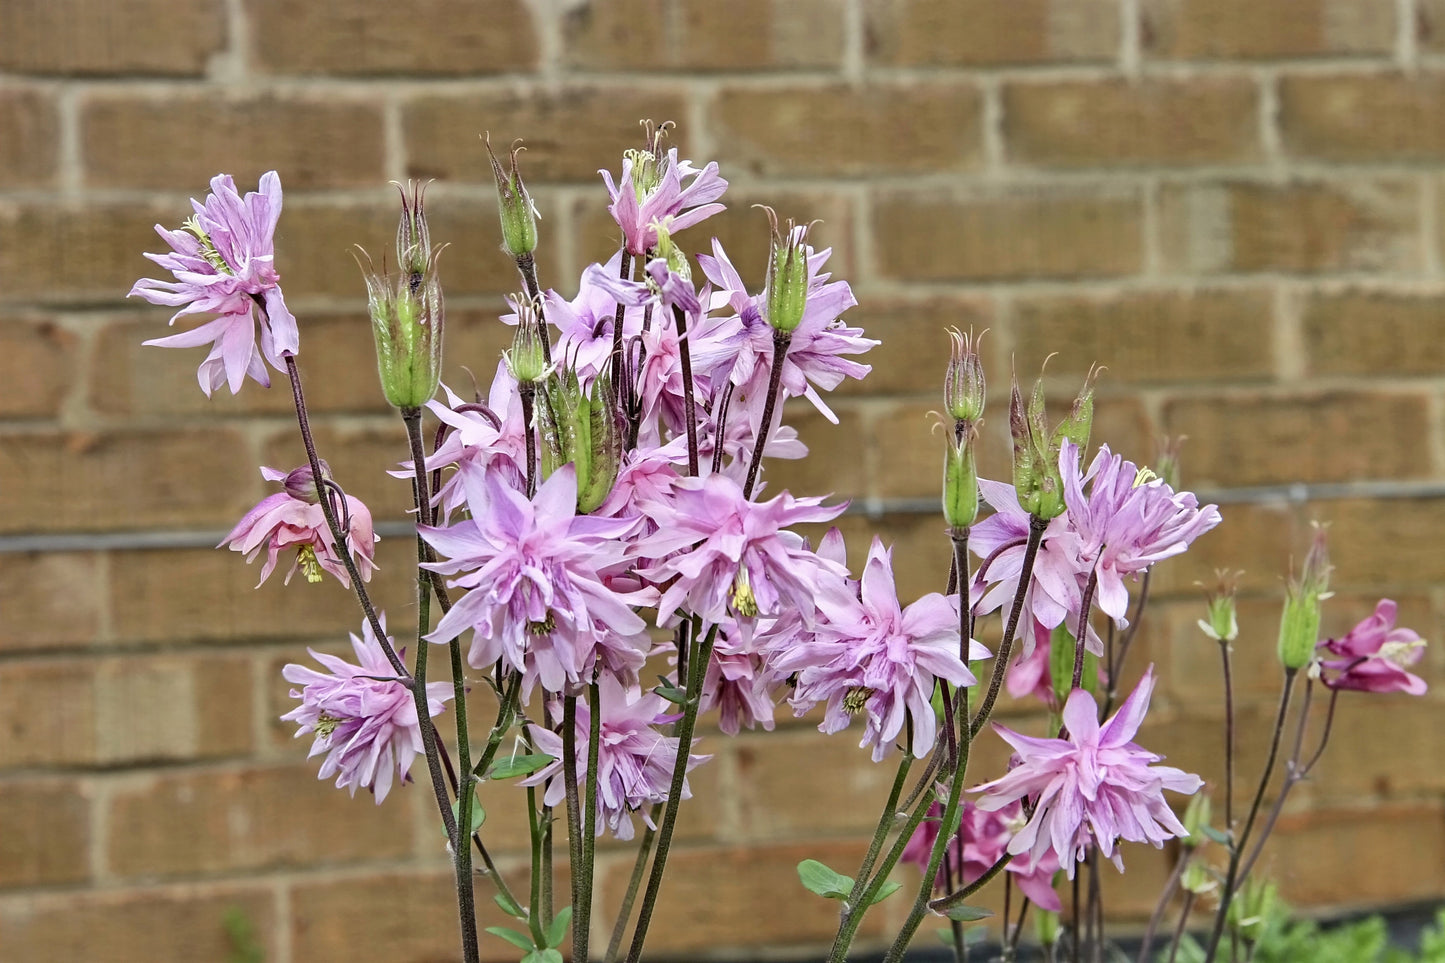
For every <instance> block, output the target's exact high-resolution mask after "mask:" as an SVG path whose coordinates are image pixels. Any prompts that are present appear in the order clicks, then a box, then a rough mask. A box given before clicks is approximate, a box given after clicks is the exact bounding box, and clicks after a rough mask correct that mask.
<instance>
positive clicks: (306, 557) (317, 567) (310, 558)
mask: <svg viewBox="0 0 1445 963" xmlns="http://www.w3.org/2000/svg"><path fill="white" fill-rule="evenodd" d="M296 564H298V565H300V566H301V574H302V575H304V576H306V581H308V582H319V581H321V579H322V575H321V562H320V560H319V559H317V557H316V549H315V548H313V547H312V546H310V545H302V546H301V547H300V548H298V549H297V550H296Z"/></svg>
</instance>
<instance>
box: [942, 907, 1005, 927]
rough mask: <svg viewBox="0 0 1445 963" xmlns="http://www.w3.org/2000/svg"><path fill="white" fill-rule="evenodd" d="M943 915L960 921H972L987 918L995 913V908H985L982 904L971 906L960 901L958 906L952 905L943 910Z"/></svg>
mask: <svg viewBox="0 0 1445 963" xmlns="http://www.w3.org/2000/svg"><path fill="white" fill-rule="evenodd" d="M943 915H944V916H947V917H948V918H949V919H951V920H958V922H960V923H972V922H973V921H974V920H985V919H988V918H989V917H990V916H992V915H993V910H991V909H984V908H983V907H982V906H969V905H968V904H967V903H959V904H958V905H957V906H950V907H949V908H948V909H946V910H944V911H943Z"/></svg>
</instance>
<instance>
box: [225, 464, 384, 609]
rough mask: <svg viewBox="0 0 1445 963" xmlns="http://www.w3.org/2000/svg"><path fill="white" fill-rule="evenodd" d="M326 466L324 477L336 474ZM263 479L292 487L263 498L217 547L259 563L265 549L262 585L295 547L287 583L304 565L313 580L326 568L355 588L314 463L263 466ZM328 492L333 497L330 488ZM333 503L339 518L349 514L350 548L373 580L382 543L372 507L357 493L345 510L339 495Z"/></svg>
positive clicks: (365, 577)
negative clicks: (292, 467)
mask: <svg viewBox="0 0 1445 963" xmlns="http://www.w3.org/2000/svg"><path fill="white" fill-rule="evenodd" d="M321 469H322V474H323V476H325V477H326V478H330V472H329V470H328V469H327V467H326V463H325V462H322V465H321ZM261 477H262V478H265V479H266V480H267V481H273V482H281V483H282V484H284V485H285V486H286V490H285V491H282V492H277V493H276V494H274V495H267V496H266V497H265V498H263V499H261V501H260V502H259V503H257V505H256V507H255V508H253V509H251V510H250V511H249V512H247V513H246V514H245V516H244V517H242V519H241V520H240V521H239V522H237V523H236V527H235V528H233V529H231V533H230V534H229V535H227V536H226V537H225V538H223V539H221V544H220V545H217V546H216V547H217V548H221V547H223V546H229V547H230V548H231V549H233V550H234V551H237V552H241V553H242V554H244V555H245V556H246V561H248V562H250V561H254V560H255V558H256V555H257V554H258V553H260V551H261V549H263V548H264V549H265V550H266V564H265V565H263V566H261V581H260V582H257V583H256V587H257V588H259V587H260V586H261V583H262V582H265V581H266V579H267V578H269V577H270V575H271V572H272V570H274V569H275V568H276V562H277V559H278V557H279V556H280V554H281V553H282V552H283V551H289V550H291V549H295V551H296V559H295V561H293V562H292V564H291V568H290V570H288V571H287V572H286V582H287V583H290V581H291V576H293V575H295V574H296V570H297V569H298V568H299V569H301V572H302V574H303V575H305V576H306V581H308V582H319V581H321V573H322V572H323V571H326V572H330V573H331V574H332V575H335V576H336V577H337V578H338V579H340V580H341V584H342V585H345V586H346V587H347V588H350V587H351V578H350V577H349V576H348V575H347V573H346V563H345V562H343V561H342V559H341V552H340V550H339V549H338V547H337V545H336V539H334V538H332V537H331V528H330V526H328V525H327V524H326V515H325V513H324V512H323V511H322V509H321V504H320V501H319V499H318V497H317V495H316V485H315V480H314V478H313V477H312V473H311V466H310V465H302V466H301V467H300V468H297V469H295V470H294V471H291V472H289V473H288V472H284V471H277V470H276V469H274V468H262V469H261ZM305 493H309V495H308V494H305ZM324 495H325V497H332V496H331V493H330V492H329V491H328V492H326V493H324ZM333 505H336V506H337V515H338V518H337V520H338V521H340V522H341V523H342V524H343V525H345V524H346V516H347V515H350V519H351V521H350V528H348V529H347V533H346V546H347V549H348V550H349V551H350V552H351V555H352V558H353V559H355V561H356V569H357V571H358V572H360V573H361V577H362V579H363V580H364V581H370V580H371V572H372V570H373V569H375V568H376V563H375V562H374V561H373V560H372V558H373V555H374V554H375V552H376V542H377V536H376V533H375V531H374V530H373V528H372V524H371V511H370V510H369V509H368V508H367V507H366V506H365V505H364V504H362V502H361V499H359V498H356V497H354V496H351V495H347V496H346V507H345V509H344V510H342V509H341V507H340V505H339V504H338V500H336V499H333Z"/></svg>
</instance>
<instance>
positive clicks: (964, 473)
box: [943, 425, 978, 530]
mask: <svg viewBox="0 0 1445 963" xmlns="http://www.w3.org/2000/svg"><path fill="white" fill-rule="evenodd" d="M945 444H946V445H947V449H946V450H945V452H944V455H943V520H944V521H945V522H947V523H948V527H949V528H950V529H954V530H959V529H965V528H968V527H969V526H971V525H972V524H973V522H974V519H976V518H977V517H978V463H977V460H976V458H975V457H974V451H973V448H974V429H973V427H972V426H971V425H970V426H969V428H968V430H967V431H966V433H965V434H964V436H963V437H962V438H959V437H957V436H956V435H951V434H950V435H949V437H948V440H947V441H946V442H945Z"/></svg>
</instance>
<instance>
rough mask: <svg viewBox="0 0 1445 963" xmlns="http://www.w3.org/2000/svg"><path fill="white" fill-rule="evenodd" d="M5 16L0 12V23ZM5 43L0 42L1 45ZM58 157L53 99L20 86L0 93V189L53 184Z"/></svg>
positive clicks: (56, 121) (1, 28)
mask: <svg viewBox="0 0 1445 963" xmlns="http://www.w3.org/2000/svg"><path fill="white" fill-rule="evenodd" d="M4 16H5V15H4V14H3V13H0V24H3V23H4V20H3V18H4ZM3 30H4V27H3V26H0V31H3ZM4 43H5V41H4V40H0V45H3V44H4ZM3 56H4V54H3V52H0V57H3ZM59 156H60V117H59V115H58V114H57V113H56V108H55V98H54V97H53V96H51V95H49V94H48V93H46V92H44V91H39V90H27V89H25V88H23V87H20V88H14V89H7V90H0V187H3V188H15V187H47V186H49V185H51V184H54V183H55V168H56V164H57V163H58V160H59Z"/></svg>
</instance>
